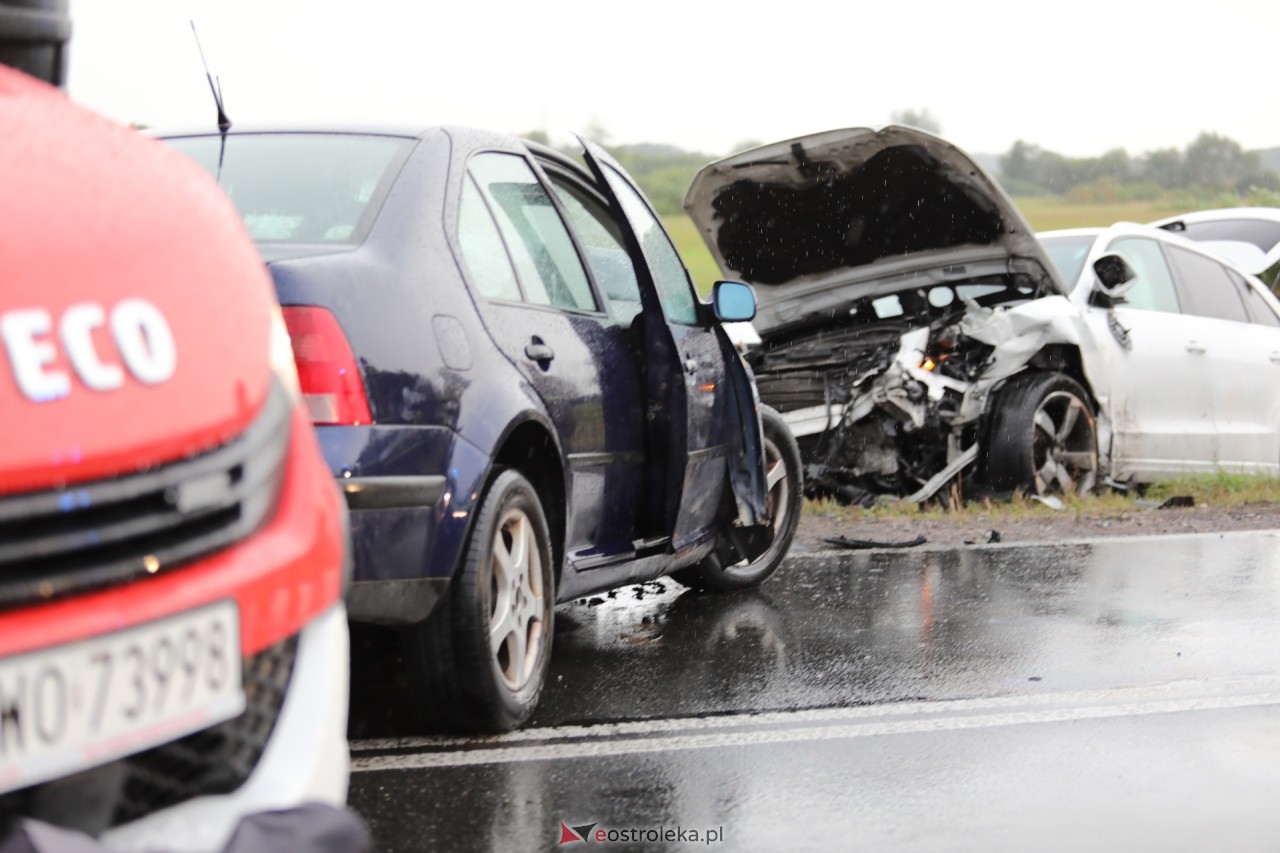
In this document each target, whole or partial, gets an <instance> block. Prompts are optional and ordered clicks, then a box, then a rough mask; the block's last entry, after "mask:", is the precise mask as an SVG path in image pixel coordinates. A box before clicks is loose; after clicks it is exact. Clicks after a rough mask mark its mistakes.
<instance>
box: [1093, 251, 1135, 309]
mask: <svg viewBox="0 0 1280 853" xmlns="http://www.w3.org/2000/svg"><path fill="white" fill-rule="evenodd" d="M1093 271H1094V272H1095V273H1097V276H1098V280H1097V281H1096V282H1095V283H1094V288H1095V289H1096V290H1097V291H1098V292H1100V293H1101V294H1102V295H1103V296H1108V297H1110V298H1112V299H1115V298H1117V297H1119V296H1123V295H1124V294H1125V292H1126V291H1128V290H1129V289H1130V288H1132V287H1133V286H1134V285H1135V284H1137V283H1138V274H1137V273H1136V272H1134V271H1133V267H1131V266H1129V262H1128V261H1126V260H1125V259H1124V258H1123V257H1121V256H1120V255H1118V254H1116V253H1115V252H1108V253H1107V254H1105V255H1103V256H1102V257H1100V258H1098V259H1097V260H1096V261H1094V262H1093Z"/></svg>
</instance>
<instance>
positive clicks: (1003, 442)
mask: <svg viewBox="0 0 1280 853" xmlns="http://www.w3.org/2000/svg"><path fill="white" fill-rule="evenodd" d="M986 471H987V481H988V485H990V486H991V488H992V489H994V490H996V491H1013V490H1022V491H1024V492H1026V493H1027V494H1032V495H1049V494H1054V493H1057V494H1065V495H1085V494H1088V493H1090V492H1092V491H1093V490H1094V489H1095V488H1096V487H1097V485H1098V431H1097V424H1096V422H1095V419H1094V412H1093V406H1092V404H1091V403H1090V400H1089V395H1088V393H1086V392H1085V390H1084V389H1083V388H1081V387H1080V384H1079V383H1078V382H1076V381H1075V380H1074V379H1072V378H1071V377H1069V376H1066V375H1065V374H1062V373H1038V372H1037V373H1024V374H1021V375H1019V376H1015V377H1014V378H1012V379H1010V380H1009V381H1008V382H1007V383H1006V384H1005V385H1004V387H1003V388H1002V389H1001V391H1000V394H999V396H998V397H997V398H996V400H995V402H994V404H993V406H992V410H991V418H990V422H989V426H988V429H987V440H986Z"/></svg>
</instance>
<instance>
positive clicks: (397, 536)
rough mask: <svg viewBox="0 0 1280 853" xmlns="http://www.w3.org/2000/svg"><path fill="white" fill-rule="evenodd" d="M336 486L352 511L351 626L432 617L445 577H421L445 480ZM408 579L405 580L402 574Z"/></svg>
mask: <svg viewBox="0 0 1280 853" xmlns="http://www.w3.org/2000/svg"><path fill="white" fill-rule="evenodd" d="M338 487H339V489H341V490H342V493H343V494H344V495H345V496H346V499H347V508H348V509H349V510H351V512H350V517H351V543H352V548H351V550H352V557H353V561H354V564H355V567H356V568H355V581H354V582H353V583H352V584H351V585H350V586H349V587H348V588H347V591H346V601H347V612H348V613H349V614H350V616H351V619H352V620H353V621H355V622H370V623H374V624H379V625H409V624H412V623H415V622H421V621H422V620H424V619H426V618H427V617H428V616H430V615H431V611H432V610H433V609H435V606H436V604H437V603H438V602H439V600H440V597H441V596H442V595H443V594H444V592H445V590H447V589H448V586H449V578H448V576H445V577H421V573H422V572H423V570H424V568H425V566H427V565H428V562H429V559H430V554H431V543H432V540H433V538H434V535H433V534H434V533H435V529H436V526H437V524H439V523H440V515H439V514H437V513H436V512H435V508H436V506H437V504H439V503H440V502H441V499H442V497H443V496H444V494H445V490H446V488H447V481H446V479H445V478H444V477H431V476H423V477H351V478H345V479H340V480H339V481H338ZM406 574H408V575H409V576H408V577H405V576H404V575H406Z"/></svg>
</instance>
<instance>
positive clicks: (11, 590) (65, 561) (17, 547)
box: [0, 383, 289, 608]
mask: <svg viewBox="0 0 1280 853" xmlns="http://www.w3.org/2000/svg"><path fill="white" fill-rule="evenodd" d="M288 441H289V403H288V399H287V397H286V395H285V393H284V391H283V389H281V388H280V387H279V386H278V385H276V384H275V383H273V384H272V389H271V393H270V394H269V395H268V397H267V403H266V405H265V406H264V407H263V411H262V412H261V413H260V414H259V415H258V417H257V419H256V420H255V421H254V422H253V423H252V424H251V425H250V426H249V428H248V429H247V430H246V431H245V432H244V433H243V434H241V435H240V436H238V437H237V438H236V439H234V440H232V441H230V442H228V443H227V444H224V445H222V446H221V447H218V448H216V449H215V450H212V451H209V452H207V453H203V454H201V455H199V456H193V457H190V458H188V459H184V460H182V461H180V462H174V463H171V464H168V465H163V466H158V467H155V468H151V469H149V470H147V471H143V472H140V473H137V474H131V475H128V476H123V477H117V478H113V479H109V480H99V481H96V482H93V483H88V484H81V485H76V486H70V487H67V488H63V489H54V490H50V491H45V492H34V493H29V494H23V495H16V496H12V497H7V498H3V499H0V608H10V607H15V606H19V605H23V604H30V603H33V602H39V601H47V600H49V599H53V598H58V597H61V596H65V595H70V594H74V593H80V592H85V591H88V590H91V589H97V588H100V587H104V586H110V585H113V584H119V583H125V582H127V581H130V580H133V579H135V578H138V577H143V576H146V575H148V574H154V573H156V572H157V571H166V570H169V569H172V568H174V567H176V566H179V565H182V564H183V563H186V562H189V561H191V560H194V559H196V558H198V557H200V556H203V555H205V554H208V553H211V552H213V551H215V550H217V549H219V548H223V547H225V546H227V545H230V544H231V543H233V542H236V541H238V540H240V539H242V538H244V537H245V536H247V535H248V534H249V533H251V532H253V530H255V529H256V528H257V527H258V526H259V525H260V524H261V523H262V522H263V521H264V520H265V519H266V518H267V516H268V514H269V513H270V511H271V510H272V508H273V507H274V506H275V503H276V498H277V496H278V494H279V486H280V476H281V469H282V466H283V462H284V458H285V453H286V451H287V449H288Z"/></svg>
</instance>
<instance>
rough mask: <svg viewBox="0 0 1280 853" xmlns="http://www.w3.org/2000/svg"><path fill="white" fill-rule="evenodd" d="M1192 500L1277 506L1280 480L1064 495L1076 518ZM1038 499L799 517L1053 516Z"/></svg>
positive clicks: (902, 505) (1202, 480) (820, 503)
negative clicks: (1146, 503) (1177, 499)
mask: <svg viewBox="0 0 1280 853" xmlns="http://www.w3.org/2000/svg"><path fill="white" fill-rule="evenodd" d="M1181 496H1186V497H1190V498H1191V499H1192V500H1194V501H1195V504H1196V506H1242V505H1245V504H1253V503H1277V504H1280V477H1276V476H1273V475H1270V474H1241V473H1235V472H1230V471H1216V472H1214V473H1211V474H1188V475H1185V476H1182V477H1176V478H1174V479H1170V480H1163V481H1161V482H1158V483H1152V484H1151V485H1149V486H1146V487H1144V488H1142V489H1141V491H1138V490H1135V491H1130V492H1116V491H1109V492H1103V493H1100V494H1096V495H1088V496H1086V497H1065V498H1062V499H1061V500H1062V502H1063V503H1064V504H1065V505H1066V510H1065V512H1068V513H1074V514H1076V515H1093V516H1108V515H1116V514H1119V513H1122V512H1126V511H1128V510H1135V509H1139V508H1142V507H1141V505H1140V504H1138V501H1139V500H1143V501H1151V502H1154V503H1162V502H1164V501H1165V500H1168V499H1169V498H1171V497H1181ZM1061 512H1063V510H1054V509H1051V508H1049V507H1047V506H1045V505H1044V504H1042V503H1040V502H1039V501H1037V500H1034V499H1032V498H1029V497H1026V496H1025V495H1022V494H1015V495H1014V496H1013V497H1012V499H1010V500H1009V501H991V500H982V501H968V502H961V501H957V500H955V499H954V498H951V499H945V498H939V499H935V500H933V501H929V502H927V503H925V504H919V505H917V504H910V503H907V502H906V501H902V500H890V501H885V502H883V503H881V504H878V505H876V506H873V507H869V508H863V507H856V506H841V505H840V504H838V503H836V502H835V501H831V500H806V501H805V504H804V509H803V514H804V515H811V516H822V517H828V518H839V519H843V520H846V521H854V520H868V519H873V518H914V519H933V520H938V521H943V520H946V521H961V522H962V521H977V520H979V519H980V518H981V519H982V520H999V519H1005V518H1008V519H1017V518H1027V517H1033V516H1036V515H1057V514H1059V513H1061Z"/></svg>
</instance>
